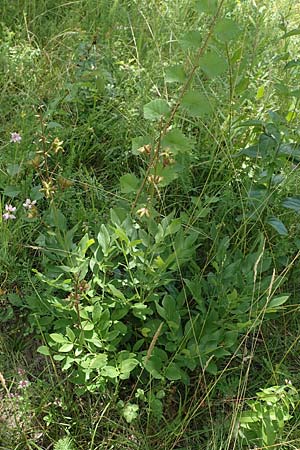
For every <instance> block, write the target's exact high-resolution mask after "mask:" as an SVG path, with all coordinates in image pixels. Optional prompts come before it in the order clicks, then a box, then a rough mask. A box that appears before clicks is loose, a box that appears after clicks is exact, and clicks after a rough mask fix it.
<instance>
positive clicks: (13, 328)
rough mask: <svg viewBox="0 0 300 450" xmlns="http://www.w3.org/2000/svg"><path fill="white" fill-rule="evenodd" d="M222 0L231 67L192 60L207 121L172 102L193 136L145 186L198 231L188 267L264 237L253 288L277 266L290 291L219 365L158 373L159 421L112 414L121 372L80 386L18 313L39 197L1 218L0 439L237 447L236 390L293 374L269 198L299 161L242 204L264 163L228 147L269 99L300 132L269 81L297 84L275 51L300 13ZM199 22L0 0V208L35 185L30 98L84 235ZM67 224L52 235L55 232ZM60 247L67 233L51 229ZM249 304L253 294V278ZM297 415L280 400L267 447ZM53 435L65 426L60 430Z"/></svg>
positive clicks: (242, 394)
mask: <svg viewBox="0 0 300 450" xmlns="http://www.w3.org/2000/svg"><path fill="white" fill-rule="evenodd" d="M226 8H227V9H228V11H231V16H232V17H233V18H234V19H235V20H236V21H237V22H238V23H239V24H240V27H241V29H242V35H243V38H242V39H241V41H240V42H239V44H238V45H237V46H236V47H234V45H233V44H232V47H233V48H231V45H227V47H226V49H225V50H226V52H227V54H228V58H229V60H231V61H235V62H234V65H232V68H231V69H229V72H228V76H224V77H218V78H216V79H215V80H213V81H208V80H207V79H206V78H205V77H203V74H199V73H197V75H196V76H195V78H194V81H193V83H194V84H193V86H194V87H196V88H199V87H200V88H203V87H204V88H205V90H206V91H207V92H208V93H209V96H210V97H211V98H212V99H213V101H214V103H215V105H216V106H215V112H214V116H213V118H211V120H206V119H198V118H187V117H186V116H185V114H184V113H182V112H180V113H179V114H178V115H177V116H176V118H175V121H174V124H175V125H176V126H180V127H181V128H182V129H183V130H184V131H185V132H186V133H187V134H188V135H189V136H190V137H191V138H193V140H194V142H195V150H194V154H193V158H192V159H191V160H189V161H187V162H183V170H182V171H181V173H180V176H179V177H178V178H177V179H176V180H175V181H174V182H173V183H172V184H170V185H169V186H167V187H166V188H165V189H164V191H163V192H162V193H161V194H160V195H159V196H158V199H157V202H156V209H157V211H158V214H159V215H160V216H161V217H164V216H166V215H167V214H168V213H169V212H170V211H172V210H175V211H176V214H177V215H178V216H180V215H181V216H182V217H185V216H186V219H185V224H186V227H187V228H188V229H193V230H194V231H196V232H197V233H198V234H199V239H200V242H201V247H200V250H199V254H197V258H196V260H197V262H196V261H195V262H194V264H195V266H197V267H200V270H199V277H202V278H203V279H204V278H205V279H206V277H207V274H208V273H209V272H210V271H211V270H212V267H214V268H216V265H215V266H214V265H213V264H214V263H215V261H216V255H217V254H218V253H220V254H221V253H222V251H223V252H225V254H226V258H227V261H228V260H232V263H234V261H235V260H236V259H237V258H238V257H239V255H247V254H248V253H249V252H252V253H253V254H254V253H255V252H256V251H257V248H258V247H259V245H258V243H259V241H260V236H263V239H262V240H261V242H263V243H262V244H261V246H260V247H259V249H260V250H259V251H260V254H259V255H258V256H256V258H257V259H256V261H255V264H254V267H255V271H254V272H255V273H254V274H253V277H254V278H255V281H254V287H255V288H256V287H257V286H260V285H261V286H262V288H261V289H262V291H268V290H269V291H270V292H272V295H273V285H274V284H276V282H277V281H278V280H279V278H280V276H281V275H282V274H284V275H285V279H286V280H287V281H286V284H285V286H284V287H285V289H287V288H288V291H289V292H291V293H292V295H291V299H290V303H289V305H288V306H286V307H285V308H284V309H282V310H281V311H280V312H274V317H272V319H271V320H270V319H269V320H266V318H265V310H264V309H262V310H261V311H259V312H258V315H257V321H256V323H255V326H252V325H251V326H249V328H248V329H247V332H246V333H245V334H244V335H242V336H241V338H240V342H239V344H238V346H237V350H236V351H235V352H234V353H233V355H231V356H230V357H228V359H226V360H225V359H224V363H223V364H222V365H221V367H219V368H218V370H217V372H216V373H207V372H206V371H205V368H204V367H202V368H201V370H198V369H197V370H196V371H194V373H193V375H192V378H191V383H190V385H184V384H181V383H177V382H176V381H171V382H168V383H165V384H164V385H163V384H162V389H163V390H164V395H165V397H164V399H163V404H164V411H163V418H162V419H161V420H160V421H159V420H158V419H156V418H155V416H154V417H153V414H152V413H151V411H150V408H149V405H148V406H147V405H146V404H145V407H144V409H141V410H140V413H139V416H138V418H137V419H136V420H135V421H133V422H132V423H130V424H128V423H127V422H126V420H125V419H124V417H122V416H121V415H120V405H119V401H120V399H121V400H124V401H125V402H126V401H127V399H128V398H131V397H132V395H133V393H134V382H135V380H130V381H128V382H127V383H124V384H117V386H114V387H111V388H109V389H108V390H107V392H104V393H101V394H98V395H96V394H94V393H86V394H85V395H82V396H77V395H75V394H74V387H73V385H72V383H71V382H70V381H69V380H68V375H67V373H66V372H62V371H61V370H60V367H59V364H58V363H57V362H56V361H54V360H53V359H51V358H47V357H44V356H43V355H40V354H38V353H37V351H36V350H37V347H38V346H39V345H41V344H44V343H45V341H44V339H43V333H41V334H40V335H37V333H36V331H35V329H34V326H33V325H32V322H30V321H29V322H28V321H27V314H28V308H27V307H24V299H25V298H27V297H30V296H31V294H32V292H33V291H37V292H39V291H40V290H41V293H40V294H39V295H40V296H41V298H42V297H43V296H46V295H48V294H47V292H48V291H46V290H44V291H43V290H42V288H41V286H40V284H39V283H38V282H37V281H36V280H35V278H34V277H33V275H32V271H31V269H32V268H35V269H39V270H43V269H44V268H45V265H46V263H45V261H46V258H47V257H48V256H49V255H47V254H46V256H45V255H44V253H43V250H42V248H43V246H44V245H45V242H46V241H45V240H44V241H43V239H45V236H46V238H48V237H49V236H50V237H51V233H52V234H53V228H52V222H51V220H52V219H53V217H50V216H51V214H50V213H49V212H47V211H48V203H47V199H45V198H40V199H39V200H38V202H39V204H40V205H41V206H39V208H41V210H43V211H45V214H44V215H43V216H42V220H40V219H41V216H37V217H33V218H31V219H30V220H26V219H25V220H24V217H23V218H20V217H17V219H16V221H14V223H13V226H10V225H11V224H10V223H5V222H4V221H2V224H1V227H2V230H1V236H0V240H1V255H0V265H1V266H0V267H1V268H0V294H1V297H0V301H1V305H2V306H3V312H1V315H0V329H1V335H0V372H1V373H2V375H3V377H4V380H5V381H3V380H2V390H1V391H0V399H1V406H0V423H1V422H2V424H3V426H2V427H1V429H0V449H3V450H8V449H11V450H18V449H21V448H22V449H23V448H27V449H38V450H44V449H50V448H54V449H56V450H57V449H60V448H62V449H67V450H71V449H72V448H74V449H82V450H83V449H85V450H86V449H88V450H102V449H103V450H104V449H107V450H108V449H120V450H121V449H141V450H170V449H177V450H180V449H181V450H188V449H189V450H194V449H195V450H196V449H213V450H225V449H226V450H229V449H242V448H245V446H244V443H243V442H242V440H241V439H240V438H238V436H237V430H236V424H237V419H238V417H239V416H240V414H241V412H242V410H245V409H246V408H247V403H246V402H247V401H249V400H250V399H253V398H255V396H256V393H257V392H258V391H259V390H260V389H262V388H265V387H269V386H274V385H284V384H285V380H291V381H292V383H293V385H294V386H295V387H296V388H297V387H298V386H299V375H298V366H297V364H298V362H299V357H298V341H299V337H298V335H299V320H298V316H297V314H298V309H299V305H298V300H297V297H298V291H299V288H298V276H299V272H298V257H299V255H298V253H297V252H298V250H299V239H298V232H299V225H298V221H297V217H295V215H293V214H294V212H291V211H290V210H283V209H282V207H281V203H280V201H279V200H277V199H278V198H283V197H284V195H285V194H286V195H287V196H290V195H291V194H290V193H291V192H292V193H293V195H295V196H297V195H298V194H299V187H298V186H299V174H298V170H297V168H293V167H292V163H291V161H290V160H285V161H283V162H282V163H281V165H280V168H278V172H280V173H285V175H286V178H287V181H286V183H285V184H284V186H283V187H282V185H280V184H279V185H276V184H274V185H272V186H271V188H270V189H269V194H268V197H267V198H266V199H265V200H264V201H263V203H262V207H261V210H260V211H259V214H257V215H256V216H255V217H254V218H253V216H251V214H249V191H250V190H251V189H252V188H253V187H254V188H255V182H254V181H253V180H255V177H256V176H257V175H258V172H259V171H260V170H261V167H259V163H258V162H257V164H253V165H251V163H250V162H249V160H246V161H244V160H243V161H241V159H239V158H237V157H236V154H237V153H238V151H239V150H240V149H242V148H245V147H247V146H250V145H253V144H254V143H255V142H256V141H257V138H258V130H257V128H255V127H254V128H252V127H251V128H244V127H243V126H241V124H243V122H245V121H246V120H250V119H251V120H253V119H255V120H262V121H265V122H268V121H270V114H269V112H268V111H273V112H279V113H280V114H281V115H284V116H285V117H288V118H289V119H288V120H287V121H286V123H284V124H283V125H281V126H282V133H285V136H288V139H289V141H292V142H298V141H299V131H298V130H299V114H298V109H299V105H298V99H297V98H294V97H290V96H285V95H283V94H282V93H281V91H280V88H279V87H278V85H280V84H281V85H283V86H284V85H286V86H289V88H290V89H297V83H299V74H298V72H297V66H295V69H293V70H292V71H287V70H286V69H285V65H286V62H287V59H286V58H285V57H284V54H286V53H289V55H288V60H293V59H296V58H297V45H298V43H299V36H297V35H295V36H292V37H291V38H289V39H288V40H287V39H280V36H281V35H283V34H284V31H283V29H282V28H280V27H284V26H287V27H288V30H291V29H294V28H297V26H298V22H299V17H300V10H299V6H298V5H295V3H294V2H292V1H285V0H281V1H280V2H279V1H276V2H275V1H270V0H268V1H267V0H265V1H260V2H254V1H250V0H247V1H239V2H233V1H229V0H228V2H225V10H227V9H226ZM207 27H208V23H207V20H206V19H205V18H204V16H202V15H201V16H199V15H197V14H195V12H193V11H192V10H191V8H190V2H189V1H174V2H172V3H171V2H168V1H164V0H162V1H157V0H150V1H149V2H143V1H142V2H139V1H131V0H128V1H126V0H122V1H121V0H114V1H112V2H107V1H104V0H103V1H102V0H101V1H98V0H78V1H77V0H74V1H62V0H52V1H51V0H47V1H46V0H30V1H29V0H18V1H17V2H14V4H12V2H10V1H8V0H2V19H1V28H0V32H1V44H0V58H1V61H3V65H2V68H0V77H1V78H0V83H1V105H2V108H1V109H2V118H3V120H2V126H1V130H0V148H1V152H0V188H1V197H2V199H1V200H2V201H1V204H2V209H4V205H5V204H6V203H8V202H11V203H14V202H16V201H17V202H19V203H20V204H22V203H23V201H25V199H26V198H28V197H29V196H30V197H32V195H34V193H37V191H39V189H40V188H41V186H40V184H39V179H38V177H37V175H36V172H35V170H34V165H33V166H32V163H31V161H32V160H33V159H34V157H35V151H36V148H37V145H38V144H37V143H38V141H39V139H40V137H41V136H42V131H43V130H41V127H42V125H41V121H40V119H39V117H38V116H39V115H40V111H42V112H43V114H44V115H45V117H46V119H47V123H50V124H51V125H50V128H49V129H48V130H47V132H49V133H50V134H51V136H52V137H53V138H54V137H58V138H59V139H60V140H61V141H63V147H64V153H60V154H58V156H57V166H56V165H53V166H51V170H52V169H53V172H54V171H55V170H58V172H57V173H58V174H59V176H60V177H61V179H62V180H63V181H61V188H60V191H59V196H58V198H57V203H56V207H57V209H58V210H60V211H62V212H63V213H64V215H65V216H66V217H67V220H68V229H72V228H73V227H76V228H74V233H73V234H74V240H79V239H80V238H81V237H82V235H83V234H84V233H86V232H89V233H91V234H93V235H95V234H96V233H97V232H98V231H99V226H100V224H101V223H103V221H105V220H108V217H109V208H110V207H111V206H114V205H119V203H120V202H121V203H122V202H123V203H125V200H126V199H125V198H124V197H125V195H124V192H121V191H120V188H119V178H120V177H121V176H122V175H124V174H125V173H127V172H134V173H135V174H136V175H137V176H139V174H140V172H141V170H146V164H147V162H146V161H145V160H141V159H140V158H139V157H137V156H136V155H135V154H133V152H132V151H131V147H132V139H133V138H135V137H136V136H140V135H144V134H146V133H153V132H154V131H155V130H154V125H153V123H150V124H149V122H147V121H146V120H145V119H144V117H143V106H144V105H145V104H146V103H148V102H149V101H150V100H152V99H153V98H159V97H163V98H167V99H169V100H170V101H173V98H174V97H175V96H176V95H177V93H178V91H179V88H178V87H177V85H176V84H175V85H173V84H168V83H166V82H165V78H164V76H163V75H164V73H165V70H166V67H167V66H169V65H173V64H178V63H181V62H184V64H185V65H186V67H192V65H193V54H192V52H190V51H188V52H187V51H186V50H184V49H183V48H182V46H180V45H178V40H180V37H181V35H182V33H184V32H185V31H187V30H189V29H192V30H195V29H200V30H201V32H203V33H204V32H205V31H206V30H207ZM214 45H216V44H215V42H213V44H212V46H214ZM234 58H235V59H234ZM243 83H244V84H245V85H247V87H246V88H245V87H244V88H243ZM276 86H277V88H276ZM281 89H282V88H281ZM41 106H42V109H41ZM12 132H19V133H20V134H21V135H22V142H21V143H20V145H19V144H16V145H11V144H10V143H9V140H10V133H12ZM187 159H188V158H187ZM255 163H256V161H255ZM296 163H297V162H296ZM184 164H185V165H184ZM247 164H248V166H247ZM32 167H33V168H32ZM57 168H58V169H57ZM275 170H277V168H276V167H275ZM55 176H56V174H55ZM64 180H65V181H64ZM253 190H254V189H253ZM37 198H39V197H38V196H37ZM22 199H24V200H22ZM125 204H126V203H125ZM49 210H50V208H49ZM23 215H24V214H23ZM269 216H274V217H277V216H278V217H280V218H281V219H282V220H283V221H284V223H285V224H286V225H287V226H288V228H289V236H288V237H281V236H277V235H276V233H275V231H274V233H273V232H272V231H273V230H272V229H270V228H268V227H269V225H267V222H266V218H267V217H269ZM45 230H46V231H45ZM47 233H48V234H47ZM66 235H67V232H66V234H64V232H62V236H61V238H62V241H64V239H66ZM227 236H229V242H230V245H229V246H228V247H226V245H225V244H224V239H225V238H226V237H227ZM55 245H56V243H55ZM57 245H58V244H57ZM222 246H223V247H222ZM222 248H223V250H222ZM59 250H60V251H64V250H65V251H66V252H67V251H68V248H67V247H65V248H64V243H63V244H62V247H61V248H59ZM264 255H266V258H268V259H270V260H271V261H272V264H273V266H274V267H275V268H276V274H275V275H274V277H275V278H271V281H270V283H269V284H268V285H267V286H265V287H264V279H265V278H264V277H265V274H264V269H263V268H262V267H261V266H260V264H259V261H260V259H261V258H263V257H264ZM220 258H221V257H220ZM224 258H225V257H224ZM62 260H63V259H62ZM224 261H225V259H224ZM62 264H63V262H62ZM191 265H193V262H191ZM220 274H221V272H220ZM232 277H233V275H232ZM181 278H182V280H183V278H184V275H183V274H181ZM220 280H221V283H220V284H222V283H223V284H224V286H225V285H226V279H222V278H221V275H220ZM278 283H279V281H278ZM229 284H230V283H229ZM228 289H229V288H228ZM232 291H233V289H232ZM274 292H275V291H274ZM220 293H222V288H221V287H220ZM220 295H221V294H220ZM224 295H225V288H224ZM251 302H252V303H251V305H252V306H251V308H252V309H255V308H256V305H257V304H258V298H257V297H256V292H255V290H253V294H252V298H251ZM25 303H26V302H25ZM39 326H42V325H40V324H39V322H38V318H37V327H39ZM27 381H29V382H30V384H29V385H28V386H27V385H26V382H27ZM22 382H23V385H22ZM143 389H144V391H145V392H147V393H149V392H150V393H151V392H152V390H153V391H154V390H155V389H156V385H155V380H154V379H151V377H150V379H149V380H147V381H146V384H145V385H144V386H143ZM8 394H13V396H12V395H8ZM296 406H298V403H297V402H296ZM298 422H299V409H298V408H297V407H295V409H294V410H293V411H292V418H291V420H290V421H289V423H288V425H285V427H284V432H283V433H282V436H281V437H280V442H278V444H276V446H271V447H268V448H276V449H280V450H283V449H296V448H298V447H299V444H300V435H299V425H298ZM64 437H67V438H69V439H65V441H62V438H64ZM246 448H249V447H247V446H246ZM263 448H266V447H263Z"/></svg>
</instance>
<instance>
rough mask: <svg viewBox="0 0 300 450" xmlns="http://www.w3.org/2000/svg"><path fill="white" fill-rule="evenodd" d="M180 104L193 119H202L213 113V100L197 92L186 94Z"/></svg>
mask: <svg viewBox="0 0 300 450" xmlns="http://www.w3.org/2000/svg"><path fill="white" fill-rule="evenodd" d="M181 104H182V106H183V107H184V108H185V109H186V110H187V112H188V113H189V114H190V115H191V116H193V117H204V116H206V115H209V114H211V113H212V112H213V100H212V99H210V98H208V97H207V96H206V95H205V94H203V93H201V92H198V91H189V92H187V93H186V94H185V95H184V97H183V99H182V103H181Z"/></svg>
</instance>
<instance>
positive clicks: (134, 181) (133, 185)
mask: <svg viewBox="0 0 300 450" xmlns="http://www.w3.org/2000/svg"><path fill="white" fill-rule="evenodd" d="M120 184H121V192H123V193H124V194H129V193H131V192H137V190H138V188H139V185H140V181H139V179H138V178H137V177H136V176H135V175H134V174H133V173H126V174H125V175H123V176H122V177H121V178H120Z"/></svg>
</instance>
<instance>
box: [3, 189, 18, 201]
mask: <svg viewBox="0 0 300 450" xmlns="http://www.w3.org/2000/svg"><path fill="white" fill-rule="evenodd" d="M20 192H21V190H20V189H19V188H18V187H17V186H6V187H5V188H4V191H3V194H4V195H6V196H7V197H11V198H15V197H17V196H18V195H19V193H20Z"/></svg>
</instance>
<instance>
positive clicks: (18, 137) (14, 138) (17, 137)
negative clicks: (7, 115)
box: [10, 132, 22, 144]
mask: <svg viewBox="0 0 300 450" xmlns="http://www.w3.org/2000/svg"><path fill="white" fill-rule="evenodd" d="M21 140H22V137H21V135H20V134H19V133H16V132H14V133H10V142H13V143H15V144H20V142H21Z"/></svg>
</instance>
